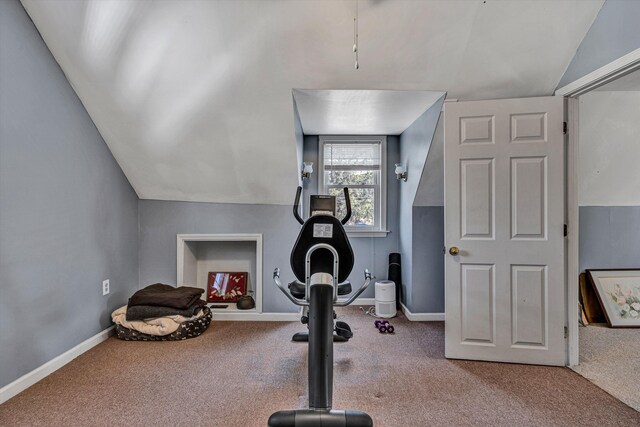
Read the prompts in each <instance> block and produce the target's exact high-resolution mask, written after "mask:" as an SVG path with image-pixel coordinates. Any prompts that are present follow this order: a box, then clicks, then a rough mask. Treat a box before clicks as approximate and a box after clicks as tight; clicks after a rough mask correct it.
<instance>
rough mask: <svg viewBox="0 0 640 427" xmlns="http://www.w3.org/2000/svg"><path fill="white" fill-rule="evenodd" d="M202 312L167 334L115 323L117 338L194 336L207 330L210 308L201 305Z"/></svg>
mask: <svg viewBox="0 0 640 427" xmlns="http://www.w3.org/2000/svg"><path fill="white" fill-rule="evenodd" d="M202 311H203V312H204V314H203V315H202V316H201V317H198V318H197V319H194V320H190V321H187V322H183V323H181V324H180V326H179V327H178V330H176V331H175V332H173V333H172V334H169V335H163V336H156V335H149V334H144V333H142V332H138V331H135V330H133V329H129V328H126V327H124V326H121V325H116V334H117V336H118V338H120V339H121V340H125V341H179V340H186V339H187V338H195V337H197V336H199V335H201V334H202V333H203V332H204V331H206V330H207V328H208V327H209V324H211V318H212V317H211V310H210V309H209V307H203V308H202Z"/></svg>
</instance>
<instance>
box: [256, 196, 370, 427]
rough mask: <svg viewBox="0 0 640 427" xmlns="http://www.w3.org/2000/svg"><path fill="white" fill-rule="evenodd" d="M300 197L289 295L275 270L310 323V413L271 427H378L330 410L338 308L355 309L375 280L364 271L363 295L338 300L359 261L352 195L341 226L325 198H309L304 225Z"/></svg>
mask: <svg viewBox="0 0 640 427" xmlns="http://www.w3.org/2000/svg"><path fill="white" fill-rule="evenodd" d="M301 192H302V187H298V190H297V192H296V199H295V203H294V205H293V215H294V217H295V218H296V220H297V221H298V222H299V223H300V224H302V229H301V230H300V234H298V239H297V240H296V243H295V245H294V247H293V249H292V250H291V269H292V270H293V273H294V275H295V277H296V279H297V280H295V281H293V282H292V283H290V284H289V287H288V289H286V288H285V287H284V286H283V285H282V283H281V281H280V269H279V268H276V269H275V270H274V272H273V280H274V282H275V283H276V285H277V286H278V288H279V289H280V290H281V291H282V292H283V293H284V294H285V295H286V296H287V298H289V300H291V302H293V303H294V304H296V305H298V306H301V307H303V309H304V310H303V323H305V320H306V322H307V323H308V328H309V333H308V335H307V337H306V339H307V340H308V341H309V356H308V379H309V408H308V409H298V410H289V411H278V412H276V413H274V414H272V415H271V417H269V422H268V425H269V427H316V426H326V427H369V426H372V425H373V421H372V419H371V417H370V416H369V415H367V414H366V413H364V412H361V411H344V410H341V411H339V410H334V409H332V407H331V405H332V396H333V341H334V330H335V326H334V322H333V320H334V311H333V307H334V306H336V307H343V306H347V305H349V304H351V303H352V302H353V301H354V300H355V299H356V298H357V297H358V296H359V295H360V294H361V293H362V292H364V290H365V289H367V287H368V286H369V283H370V282H371V274H370V273H369V271H368V270H365V272H364V283H363V284H362V286H361V287H360V289H358V291H356V292H355V293H353V294H352V295H351V296H350V297H349V298H345V299H341V298H338V297H339V296H342V295H347V294H349V293H351V284H350V283H349V282H348V281H347V279H348V277H349V274H350V273H351V270H352V269H353V262H354V256H353V250H352V249H351V244H350V243H349V239H348V237H347V233H346V232H345V230H344V227H343V224H346V222H347V221H349V218H350V217H351V201H350V199H349V190H348V189H347V188H345V189H344V197H345V202H346V209H347V212H346V215H345V217H344V218H343V219H342V220H341V221H340V220H338V219H337V218H336V216H335V215H336V202H335V197H334V196H323V195H315V196H311V197H310V212H311V215H310V216H309V219H307V220H306V221H303V220H302V218H301V217H300V214H299V213H298V207H299V204H300V194H301ZM305 313H306V319H305ZM342 329H344V328H342ZM349 332H350V329H349ZM342 334H345V333H344V332H343V333H342ZM347 335H348V334H347ZM338 336H340V335H338ZM294 339H295V337H294Z"/></svg>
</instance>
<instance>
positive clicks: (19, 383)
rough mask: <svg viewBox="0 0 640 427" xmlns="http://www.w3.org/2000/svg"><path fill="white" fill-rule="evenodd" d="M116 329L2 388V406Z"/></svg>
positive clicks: (107, 330)
mask: <svg viewBox="0 0 640 427" xmlns="http://www.w3.org/2000/svg"><path fill="white" fill-rule="evenodd" d="M114 328H115V326H111V327H109V328H107V329H105V330H104V331H102V332H99V333H97V334H96V335H94V336H92V337H91V338H89V339H87V340H84V341H82V342H81V343H80V344H78V345H77V346H75V347H73V348H72V349H71V350H67V351H65V352H64V353H62V354H61V355H59V356H56V357H54V358H53V359H51V360H50V361H48V362H46V363H45V364H44V365H41V366H39V367H38V368H36V369H34V370H33V371H31V372H29V373H27V374H25V375H23V376H21V377H20V378H18V379H17V380H15V381H13V382H12V383H9V384H7V385H6V386H4V387H2V388H0V404H2V403H4V402H6V401H7V400H9V399H11V398H12V397H13V396H15V395H17V394H18V393H20V392H22V391H24V390H26V389H27V388H29V387H31V386H32V385H34V384H35V383H37V382H38V381H40V380H41V379H43V378H45V377H46V376H48V375H50V374H52V373H53V372H55V371H57V370H58V369H60V368H62V367H63V366H64V365H66V364H67V363H69V362H71V361H72V360H73V359H75V358H76V357H78V356H80V355H81V354H82V353H84V352H86V351H88V350H91V349H92V348H93V347H95V346H97V345H98V344H100V343H101V342H103V341H105V340H106V339H107V338H109V336H111V335H112V334H113V329H114Z"/></svg>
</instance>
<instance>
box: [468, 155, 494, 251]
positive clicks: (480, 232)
mask: <svg viewBox="0 0 640 427" xmlns="http://www.w3.org/2000/svg"><path fill="white" fill-rule="evenodd" d="M460 173H461V176H460V182H461V185H462V188H461V199H462V200H461V203H460V218H461V220H462V236H461V237H462V238H463V239H468V238H473V239H477V238H484V239H493V220H494V219H493V205H494V203H493V159H474V160H460ZM467 212H469V213H470V214H469V215H467Z"/></svg>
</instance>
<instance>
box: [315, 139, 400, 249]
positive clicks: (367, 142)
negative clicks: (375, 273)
mask: <svg viewBox="0 0 640 427" xmlns="http://www.w3.org/2000/svg"><path fill="white" fill-rule="evenodd" d="M319 145H320V153H319V156H318V158H319V159H320V161H319V173H318V180H319V182H318V187H319V190H320V193H321V194H330V195H332V196H336V199H337V205H338V207H337V215H338V218H342V217H343V216H344V215H345V213H346V206H345V201H344V197H343V188H344V187H348V188H349V196H350V198H351V211H352V215H351V219H350V220H349V222H348V223H347V224H345V228H346V230H347V231H348V232H354V234H357V235H366V236H378V235H380V236H386V233H387V231H386V228H387V222H386V212H387V206H386V205H387V200H386V199H387V194H386V182H387V174H386V154H387V137H386V136H345V137H342V136H341V137H338V136H321V137H320V144H319Z"/></svg>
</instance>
